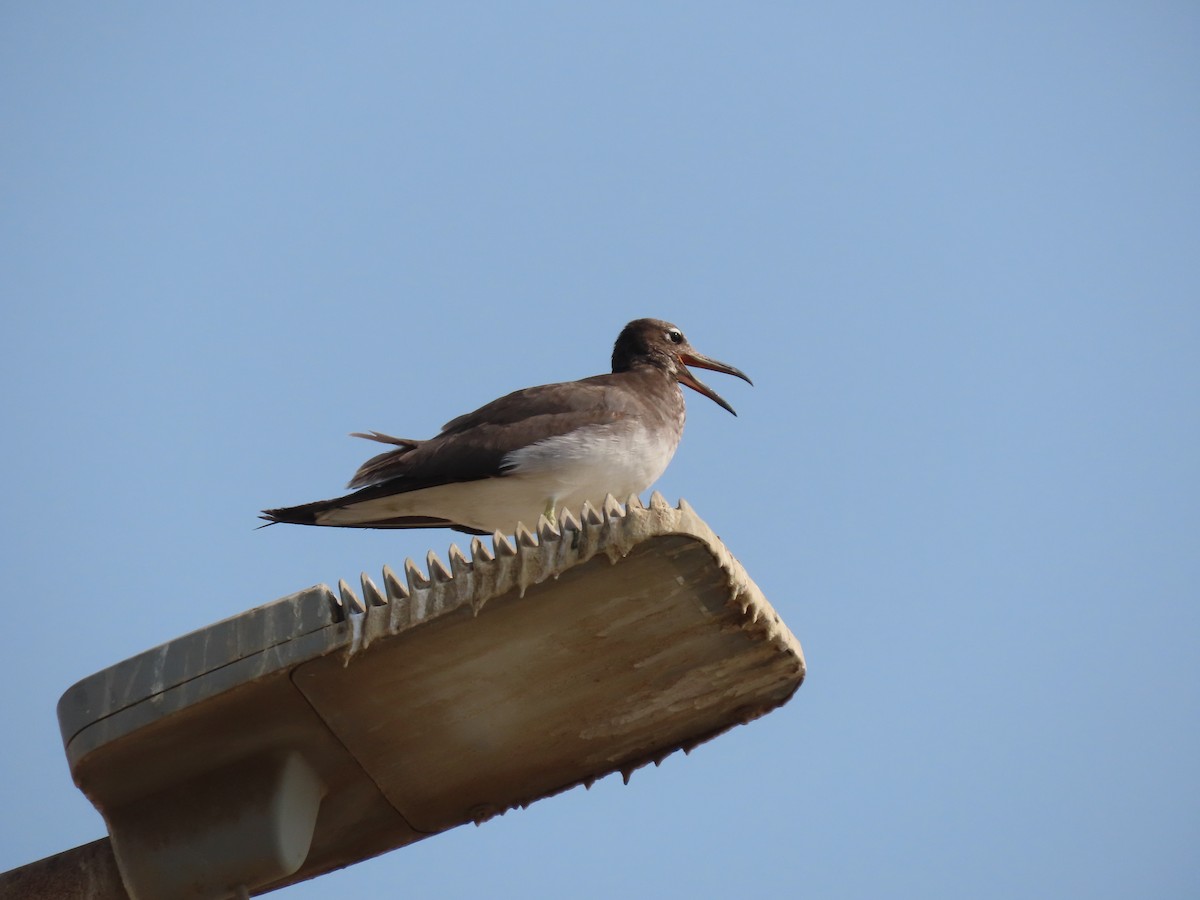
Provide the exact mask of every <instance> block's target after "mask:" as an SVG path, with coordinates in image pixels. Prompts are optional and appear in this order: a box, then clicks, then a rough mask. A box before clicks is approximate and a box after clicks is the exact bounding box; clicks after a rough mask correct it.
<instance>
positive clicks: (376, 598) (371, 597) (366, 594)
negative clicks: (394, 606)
mask: <svg viewBox="0 0 1200 900" xmlns="http://www.w3.org/2000/svg"><path fill="white" fill-rule="evenodd" d="M360 582H361V583H362V592H363V600H365V601H366V604H367V606H387V598H386V597H384V596H383V594H381V593H380V592H379V588H378V587H376V585H375V582H374V581H372V580H371V576H370V575H368V574H367V573H366V572H363V573H362V576H361V578H360Z"/></svg>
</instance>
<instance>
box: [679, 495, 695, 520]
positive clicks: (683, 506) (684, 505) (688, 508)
mask: <svg viewBox="0 0 1200 900" xmlns="http://www.w3.org/2000/svg"><path fill="white" fill-rule="evenodd" d="M679 511H680V512H681V513H686V514H688V515H692V516H694V515H695V514H696V510H694V509H692V504H690V503H688V502H687V501H686V500H684V499H683V498H682V497H680V498H679Z"/></svg>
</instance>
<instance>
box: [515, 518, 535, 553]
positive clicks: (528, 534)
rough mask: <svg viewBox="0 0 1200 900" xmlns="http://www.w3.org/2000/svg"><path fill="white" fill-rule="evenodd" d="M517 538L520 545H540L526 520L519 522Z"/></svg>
mask: <svg viewBox="0 0 1200 900" xmlns="http://www.w3.org/2000/svg"><path fill="white" fill-rule="evenodd" d="M516 538H517V546H518V547H536V546H537V545H538V543H537V538H535V537H534V536H533V532H532V531H530V530H529V528H528V527H526V525H525V523H524V522H518V523H517V533H516Z"/></svg>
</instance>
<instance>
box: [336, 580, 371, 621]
mask: <svg viewBox="0 0 1200 900" xmlns="http://www.w3.org/2000/svg"><path fill="white" fill-rule="evenodd" d="M338 594H339V595H340V596H341V598H342V606H344V607H345V608H346V611H347V612H355V613H360V612H365V611H366V607H365V606H363V602H362V601H361V600H359V599H358V595H357V594H356V593H354V591H352V590H350V585H348V584H346V579H345V578H339V579H338Z"/></svg>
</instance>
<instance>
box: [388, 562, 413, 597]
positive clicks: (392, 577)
mask: <svg viewBox="0 0 1200 900" xmlns="http://www.w3.org/2000/svg"><path fill="white" fill-rule="evenodd" d="M383 589H384V590H385V591H386V592H387V598H388V600H390V601H392V602H393V603H394V602H396V601H398V600H407V599H408V597H409V593H408V588H407V587H406V586H405V585H404V584H403V583H402V582H401V581H400V579H399V578H397V577H396V573H395V572H393V571H392V567H391V566H384V567H383Z"/></svg>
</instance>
